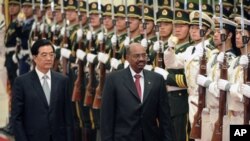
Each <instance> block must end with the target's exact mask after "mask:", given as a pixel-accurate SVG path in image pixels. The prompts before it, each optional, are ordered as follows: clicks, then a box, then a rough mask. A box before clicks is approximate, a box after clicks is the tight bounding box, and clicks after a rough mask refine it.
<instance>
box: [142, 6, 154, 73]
mask: <svg viewBox="0 0 250 141" xmlns="http://www.w3.org/2000/svg"><path fill="white" fill-rule="evenodd" d="M143 8H144V9H143V11H142V12H143V13H144V14H143V16H141V20H142V24H141V25H142V26H143V27H142V31H141V35H142V37H143V39H142V40H141V45H142V46H143V47H144V48H145V49H146V52H147V55H148V60H147V65H151V66H152V67H153V66H154V65H155V57H156V52H155V51H154V49H153V43H154V42H155V41H156V40H157V38H156V36H155V28H154V11H153V9H152V8H150V7H149V6H147V5H144V6H143ZM143 22H144V23H143ZM145 67H146V66H145ZM152 67H150V68H149V69H148V70H152Z"/></svg>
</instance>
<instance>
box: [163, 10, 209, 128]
mask: <svg viewBox="0 0 250 141" xmlns="http://www.w3.org/2000/svg"><path fill="white" fill-rule="evenodd" d="M199 16H201V17H202V20H201V21H202V22H201V23H200V25H202V29H203V30H205V33H204V38H205V39H207V38H208V36H209V34H210V32H211V30H213V28H214V23H213V21H212V19H211V18H210V17H209V16H208V15H206V14H205V13H202V15H200V13H199V11H193V12H191V13H190V21H191V22H190V25H191V26H190V37H191V39H192V40H193V41H194V44H193V45H192V46H189V47H188V48H187V49H186V50H185V51H184V52H182V53H179V54H176V53H175V46H176V44H177V42H178V39H177V38H174V37H173V38H172V39H170V40H169V41H168V44H169V47H168V49H167V50H166V51H165V52H164V61H165V65H166V67H167V69H171V68H177V69H179V68H184V70H185V75H186V81H187V85H188V94H189V97H188V102H189V120H190V123H191V125H192V124H193V121H194V114H195V113H196V111H197V106H195V105H193V104H192V103H198V96H199V93H198V85H197V84H196V79H195V78H196V75H197V74H198V73H199V72H198V71H199V65H200V64H199V60H200V57H202V56H203V54H204V53H205V54H206V56H207V57H208V56H209V54H210V53H211V49H210V48H208V46H207V44H208V40H205V41H204V43H203V42H202V36H201V35H200V29H199V26H198V25H199V21H200V20H199ZM170 41H171V43H170ZM202 44H204V46H203V45H202ZM173 47H174V48H173Z"/></svg>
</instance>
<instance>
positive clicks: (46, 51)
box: [12, 39, 73, 141]
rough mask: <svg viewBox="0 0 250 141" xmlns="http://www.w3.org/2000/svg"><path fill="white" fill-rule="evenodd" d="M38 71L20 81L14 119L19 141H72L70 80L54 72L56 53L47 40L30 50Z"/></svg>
mask: <svg viewBox="0 0 250 141" xmlns="http://www.w3.org/2000/svg"><path fill="white" fill-rule="evenodd" d="M31 53H32V55H33V61H34V62H35V64H36V66H35V69H34V70H33V71H31V72H29V73H26V74H24V75H21V76H20V77H17V78H16V80H15V82H14V88H13V103H12V105H13V106H12V117H13V127H14V136H15V140H16V141H70V140H71V129H72V126H73V125H72V124H73V118H72V117H73V116H72V109H71V101H70V95H69V92H68V78H67V77H65V76H63V75H61V74H59V73H57V72H54V71H52V70H51V68H52V65H53V62H54V57H55V50H54V48H53V46H52V44H51V43H50V41H48V40H44V39H42V40H38V41H37V42H35V43H34V45H33V46H32V48H31Z"/></svg>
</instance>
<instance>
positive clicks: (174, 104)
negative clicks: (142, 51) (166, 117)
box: [154, 9, 190, 141]
mask: <svg viewBox="0 0 250 141" xmlns="http://www.w3.org/2000/svg"><path fill="white" fill-rule="evenodd" d="M160 12H161V13H162V15H161V16H159V18H158V22H160V25H161V24H163V23H164V21H163V19H164V17H165V21H168V22H172V16H170V14H169V15H168V16H167V15H166V12H167V9H162V11H160ZM169 12H171V11H169ZM159 14H160V13H159ZM164 15H165V16H164ZM169 16H170V17H169ZM174 18H175V21H173V23H174V25H173V26H174V28H175V30H174V33H173V34H172V35H173V36H175V37H177V38H178V40H179V42H178V44H177V45H176V46H175V54H179V53H180V54H181V53H183V52H185V50H186V49H187V48H188V47H189V46H190V43H189V14H188V13H187V12H185V11H184V10H176V11H175V17H174ZM171 28H172V27H171ZM160 29H161V28H160ZM160 31H161V30H160ZM164 31H165V30H164ZM160 33H161V32H160ZM170 34H171V33H170ZM169 36H170V35H169ZM169 36H168V37H167V38H166V39H165V40H164V41H165V42H164V47H165V49H166V48H167V47H168V46H172V45H171V40H170V39H171V38H172V37H170V38H169ZM162 39H164V36H163V38H162ZM168 39H169V40H170V41H169V43H170V45H169V44H168ZM157 46H159V45H158V44H157V43H155V45H154V48H159V47H157ZM166 65H167V64H166ZM164 69H165V68H164ZM164 69H161V70H160V69H157V71H156V72H157V73H160V74H162V75H163V77H164V78H165V82H166V85H167V86H166V87H167V91H168V97H169V105H170V113H171V118H172V120H173V123H174V127H175V133H176V137H177V140H178V141H183V140H187V139H188V134H187V125H188V117H187V114H188V93H187V89H186V87H187V84H186V78H185V74H184V69H183V68H168V69H167V70H164ZM155 70H156V68H155Z"/></svg>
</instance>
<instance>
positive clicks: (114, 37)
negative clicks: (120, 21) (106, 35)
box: [111, 35, 117, 45]
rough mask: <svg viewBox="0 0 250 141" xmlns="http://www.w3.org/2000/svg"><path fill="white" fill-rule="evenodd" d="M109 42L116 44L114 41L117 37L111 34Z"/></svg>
mask: <svg viewBox="0 0 250 141" xmlns="http://www.w3.org/2000/svg"><path fill="white" fill-rule="evenodd" d="M111 43H112V44H113V45H116V43H117V37H116V35H113V36H112V38H111Z"/></svg>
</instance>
